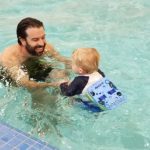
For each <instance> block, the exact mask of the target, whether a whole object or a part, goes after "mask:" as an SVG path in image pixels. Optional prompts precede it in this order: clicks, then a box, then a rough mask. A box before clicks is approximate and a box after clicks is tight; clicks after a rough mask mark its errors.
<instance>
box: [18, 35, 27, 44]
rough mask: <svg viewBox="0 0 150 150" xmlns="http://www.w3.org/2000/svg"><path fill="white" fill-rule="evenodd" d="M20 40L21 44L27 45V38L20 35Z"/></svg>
mask: <svg viewBox="0 0 150 150" xmlns="http://www.w3.org/2000/svg"><path fill="white" fill-rule="evenodd" d="M19 40H20V42H21V44H22V45H23V46H25V45H26V40H25V39H23V38H21V37H19Z"/></svg>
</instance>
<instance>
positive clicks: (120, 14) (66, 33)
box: [0, 0, 150, 150]
mask: <svg viewBox="0 0 150 150" xmlns="http://www.w3.org/2000/svg"><path fill="white" fill-rule="evenodd" d="M149 14H150V3H149V0H122V1H120V0H113V1H112V0H105V1H104V0H94V1H90V0H83V1H81V0H76V1H71V0H59V1H54V0H43V1H40V0H36V1H34V0H31V1H25V0H20V1H17V0H14V1H10V0H5V1H2V2H1V5H0V20H1V21H0V26H1V28H0V51H3V49H4V48H5V47H6V46H8V45H10V44H13V43H16V41H17V40H16V26H17V23H18V22H19V21H20V20H21V19H22V18H24V17H28V16H30V17H35V18H38V19H40V20H42V21H43V22H44V24H45V29H46V35H47V41H49V42H50V43H52V44H53V45H54V46H55V48H56V49H57V50H58V51H59V52H60V53H61V54H62V55H65V56H70V55H71V53H72V51H73V50H74V49H76V48H78V47H95V48H97V49H98V50H99V52H100V53H101V57H102V58H101V62H100V67H101V69H102V70H103V71H104V72H105V74H106V75H107V76H108V77H109V78H111V79H112V81H114V83H115V84H116V85H117V86H118V87H120V88H121V89H122V91H123V92H124V93H125V94H126V95H127V98H128V100H127V103H125V104H123V105H121V106H120V107H118V108H117V109H115V110H112V111H105V112H103V113H91V112H89V111H87V110H84V109H83V108H81V105H80V104H79V103H75V102H74V101H72V99H68V98H66V97H62V96H61V95H60V94H56V93H59V91H58V89H56V90H54V91H52V90H51V89H50V88H48V89H46V90H45V91H43V93H42V94H43V96H42V97H41V98H40V99H37V97H31V95H30V93H29V92H28V91H27V90H26V89H24V88H17V87H5V86H4V85H3V84H0V120H1V121H3V122H5V123H8V124H9V125H11V126H13V127H15V128H18V129H20V130H22V131H25V132H27V133H30V134H31V135H33V136H34V137H37V138H39V139H42V140H43V141H46V142H48V143H49V144H51V145H53V146H55V147H57V148H58V149H60V150H78V149H81V150H91V149H92V150H149V149H150V134H149V133H150V127H149V124H150V118H149V116H150V109H149V108H148V106H149V105H150V102H149V100H150V95H149V91H150V86H149V85H150V79H149V74H150V69H149V68H150V50H149V49H150V38H149V34H150V15H149ZM35 92H36V91H35ZM45 93H46V94H47V93H49V94H47V95H45Z"/></svg>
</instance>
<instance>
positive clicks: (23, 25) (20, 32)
mask: <svg viewBox="0 0 150 150" xmlns="http://www.w3.org/2000/svg"><path fill="white" fill-rule="evenodd" d="M30 27H33V28H34V27H37V28H40V27H43V28H44V25H43V23H42V22H41V21H39V20H37V19H35V18H31V17H27V18H24V19H22V20H21V21H20V22H19V23H18V26H17V38H18V43H19V44H20V45H21V44H22V43H21V41H20V38H23V39H25V38H26V37H27V33H26V30H27V29H28V28H30Z"/></svg>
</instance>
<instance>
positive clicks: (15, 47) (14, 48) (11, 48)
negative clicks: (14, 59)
mask: <svg viewBox="0 0 150 150" xmlns="http://www.w3.org/2000/svg"><path fill="white" fill-rule="evenodd" d="M18 48H19V47H18V44H15V45H11V46H9V47H6V48H5V49H4V51H3V52H2V54H3V55H7V54H9V53H10V54H12V53H16V52H17V51H18Z"/></svg>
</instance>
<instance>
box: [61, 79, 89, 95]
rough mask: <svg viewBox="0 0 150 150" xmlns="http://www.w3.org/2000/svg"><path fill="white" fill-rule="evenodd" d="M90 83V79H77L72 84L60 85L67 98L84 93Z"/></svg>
mask: <svg viewBox="0 0 150 150" xmlns="http://www.w3.org/2000/svg"><path fill="white" fill-rule="evenodd" d="M87 82H88V77H85V76H79V77H76V78H75V79H74V80H73V81H72V82H71V83H70V84H68V82H65V83H62V84H60V89H61V92H62V94H63V95H65V96H74V95H78V94H81V93H82V90H83V89H84V87H85V85H86V84H87Z"/></svg>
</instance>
